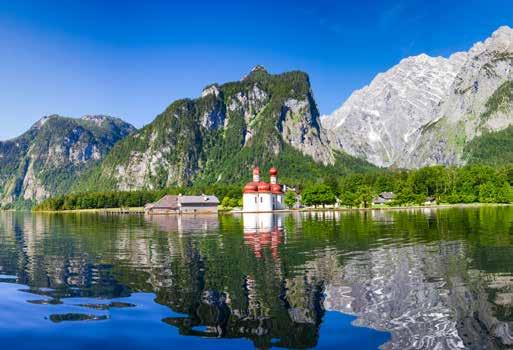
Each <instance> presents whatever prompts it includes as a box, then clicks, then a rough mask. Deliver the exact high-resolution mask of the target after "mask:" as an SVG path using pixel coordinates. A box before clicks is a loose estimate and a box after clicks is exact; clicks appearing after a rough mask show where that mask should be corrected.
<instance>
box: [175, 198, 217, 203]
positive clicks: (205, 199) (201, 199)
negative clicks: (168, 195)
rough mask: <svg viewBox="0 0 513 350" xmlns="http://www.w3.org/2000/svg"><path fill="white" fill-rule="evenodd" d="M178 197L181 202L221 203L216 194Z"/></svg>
mask: <svg viewBox="0 0 513 350" xmlns="http://www.w3.org/2000/svg"><path fill="white" fill-rule="evenodd" d="M178 198H179V199H178V200H179V202H180V203H181V204H200V203H201V204H203V203H212V204H219V199H217V197H216V196H179V197H178Z"/></svg>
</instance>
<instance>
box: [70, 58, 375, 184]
mask: <svg viewBox="0 0 513 350" xmlns="http://www.w3.org/2000/svg"><path fill="white" fill-rule="evenodd" d="M255 164H258V165H259V166H261V167H262V168H264V169H266V168H269V167H270V166H271V165H274V166H276V167H278V168H279V169H280V174H281V176H282V179H284V178H285V179H287V180H290V181H292V183H294V181H295V183H297V181H298V179H300V180H301V179H315V178H318V177H322V176H325V175H327V174H340V173H342V172H346V171H351V170H358V169H371V168H373V167H372V166H371V165H370V164H368V163H366V162H364V161H361V160H358V159H355V158H352V157H349V156H347V155H346V154H344V153H342V152H339V151H333V150H332V149H331V146H330V143H329V141H328V139H327V137H326V133H325V131H324V130H323V128H322V126H321V125H320V120H319V112H318V110H317V106H316V104H315V101H314V98H313V95H312V92H311V88H310V81H309V78H308V76H307V75H306V74H305V73H302V72H298V71H295V72H288V73H284V74H279V75H272V74H269V73H268V72H267V71H266V70H265V68H263V67H262V66H257V67H255V68H254V69H253V70H252V71H251V72H250V73H249V74H248V75H247V76H245V77H244V78H243V79H242V80H240V81H236V82H229V83H226V84H222V85H219V84H212V85H209V86H207V87H206V88H205V89H204V90H203V92H202V93H201V96H200V97H198V98H196V99H182V100H178V101H175V102H173V103H172V104H171V105H170V106H169V107H168V108H167V109H166V110H165V111H164V112H162V113H161V114H160V115H158V116H157V117H156V119H155V120H154V121H153V122H152V123H150V124H149V125H147V126H146V127H144V128H143V129H141V130H139V131H137V132H135V133H134V134H132V135H130V136H129V137H127V138H125V139H124V140H122V141H121V142H119V143H118V144H117V145H116V146H115V147H114V148H113V149H112V151H111V152H110V153H109V154H108V155H107V157H105V159H104V160H103V161H102V163H101V165H99V166H98V167H96V168H95V169H94V170H92V171H91V172H90V173H89V174H87V176H85V178H84V179H83V180H82V181H80V182H79V183H78V184H77V186H75V188H74V190H75V191H86V190H92V189H97V190H98V189H101V190H113V189H118V190H133V189H143V188H144V189H156V188H163V187H170V186H187V185H191V184H193V183H194V184H212V183H235V184H238V183H241V182H243V181H245V180H247V179H248V176H249V175H250V171H251V168H252V167H253V166H254V165H255Z"/></svg>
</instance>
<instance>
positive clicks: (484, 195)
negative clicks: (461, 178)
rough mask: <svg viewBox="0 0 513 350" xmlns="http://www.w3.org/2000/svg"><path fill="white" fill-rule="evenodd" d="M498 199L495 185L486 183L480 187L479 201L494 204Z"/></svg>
mask: <svg viewBox="0 0 513 350" xmlns="http://www.w3.org/2000/svg"><path fill="white" fill-rule="evenodd" d="M495 199H496V189H495V185H494V184H493V183H491V182H486V183H484V184H482V185H480V186H479V201H480V202H481V203H494V202H495Z"/></svg>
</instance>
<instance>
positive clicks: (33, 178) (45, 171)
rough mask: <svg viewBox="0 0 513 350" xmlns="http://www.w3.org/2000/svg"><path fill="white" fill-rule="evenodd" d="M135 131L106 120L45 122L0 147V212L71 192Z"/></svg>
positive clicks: (56, 119)
mask: <svg viewBox="0 0 513 350" xmlns="http://www.w3.org/2000/svg"><path fill="white" fill-rule="evenodd" d="M134 131H135V128H134V127H133V126H131V125H130V124H127V123H125V122H123V121H122V120H120V119H116V118H111V117H107V116H84V117H82V118H80V119H73V118H66V117H61V116H58V115H51V116H47V117H44V118H42V119H41V120H39V121H38V122H37V123H35V124H34V125H33V126H32V127H31V128H30V129H29V130H28V131H27V132H26V133H24V134H23V135H21V136H19V137H17V138H15V139H12V140H8V141H4V142H0V207H9V206H14V205H16V204H22V203H23V202H27V203H31V202H37V201H40V200H43V199H45V198H48V197H50V196H53V195H55V194H61V193H65V192H67V191H68V190H69V189H70V187H71V185H72V183H73V182H74V181H75V180H76V178H77V177H78V176H80V175H81V174H82V173H83V172H85V171H87V170H89V169H90V168H91V167H92V166H93V165H94V164H96V163H98V162H99V161H100V160H101V159H102V158H103V157H104V156H105V155H106V154H107V153H108V151H109V150H110V149H111V148H112V146H114V144H115V143H116V142H117V141H119V140H120V139H122V138H124V137H125V136H127V135H129V134H130V133H132V132H134Z"/></svg>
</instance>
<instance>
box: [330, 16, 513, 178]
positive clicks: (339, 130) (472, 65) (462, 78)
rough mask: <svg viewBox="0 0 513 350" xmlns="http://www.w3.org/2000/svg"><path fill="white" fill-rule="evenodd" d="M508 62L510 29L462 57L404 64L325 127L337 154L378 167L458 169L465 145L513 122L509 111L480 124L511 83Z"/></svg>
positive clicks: (512, 52) (512, 43)
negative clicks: (491, 103) (497, 94)
mask: <svg viewBox="0 0 513 350" xmlns="http://www.w3.org/2000/svg"><path fill="white" fill-rule="evenodd" d="M512 62H513V29H511V28H509V27H508V26H502V27H500V28H498V29H497V30H496V31H495V32H494V33H493V34H492V35H491V36H490V37H489V38H487V39H486V40H484V41H483V42H477V43H475V44H474V45H473V46H472V47H471V48H470V49H469V50H468V51H467V52H457V53H454V54H452V55H451V56H449V57H448V58H444V57H441V56H439V57H430V56H428V55H426V54H420V55H418V56H412V57H408V58H404V59H402V60H401V61H400V62H399V63H398V64H397V65H395V66H394V67H392V68H390V69H389V70H388V71H386V72H384V73H380V74H378V75H376V77H375V78H374V79H373V81H372V82H371V83H370V84H369V85H367V86H365V87H363V88H362V89H360V90H356V91H355V92H354V93H353V94H352V95H351V96H350V97H349V98H348V99H347V100H346V101H345V102H344V103H343V104H342V106H341V107H340V108H339V109H337V110H336V111H334V112H333V113H332V114H331V115H330V116H326V117H324V118H322V123H323V126H324V127H325V128H326V129H328V135H329V136H330V139H331V141H332V143H333V144H334V145H335V146H336V148H338V149H341V150H344V151H346V152H347V153H349V154H351V155H353V156H356V157H360V158H362V159H366V160H368V161H370V162H371V163H374V164H377V165H379V166H385V167H387V166H397V167H403V168H417V167H421V166H427V165H435V164H442V165H463V164H465V162H466V161H465V158H464V157H463V149H464V144H466V143H467V142H470V141H471V140H472V139H473V138H475V137H479V136H480V134H481V133H482V131H483V130H484V129H487V131H500V130H502V129H504V128H506V127H508V126H509V125H510V124H511V121H512V120H513V117H512V115H511V111H510V110H507V111H506V115H502V117H501V116H499V117H498V116H497V115H489V117H490V118H488V119H489V120H488V121H485V123H484V124H482V123H481V119H480V118H479V116H480V115H481V114H482V113H484V112H485V111H484V109H485V105H486V104H487V101H488V99H489V98H491V97H492V96H493V93H494V92H495V91H497V90H498V89H499V88H500V86H501V85H502V84H503V83H505V82H506V81H511V80H512V79H513V77H512V73H511V72H512V69H511V65H512ZM476 84H477V85H476ZM474 85H476V86H479V89H475V87H473V86H474ZM474 90H475V91H474ZM503 111H505V109H503ZM472 115H474V118H473V119H472V118H471V116H472ZM437 124H438V125H437ZM463 126H465V127H463ZM461 130H464V133H463V132H461Z"/></svg>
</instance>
